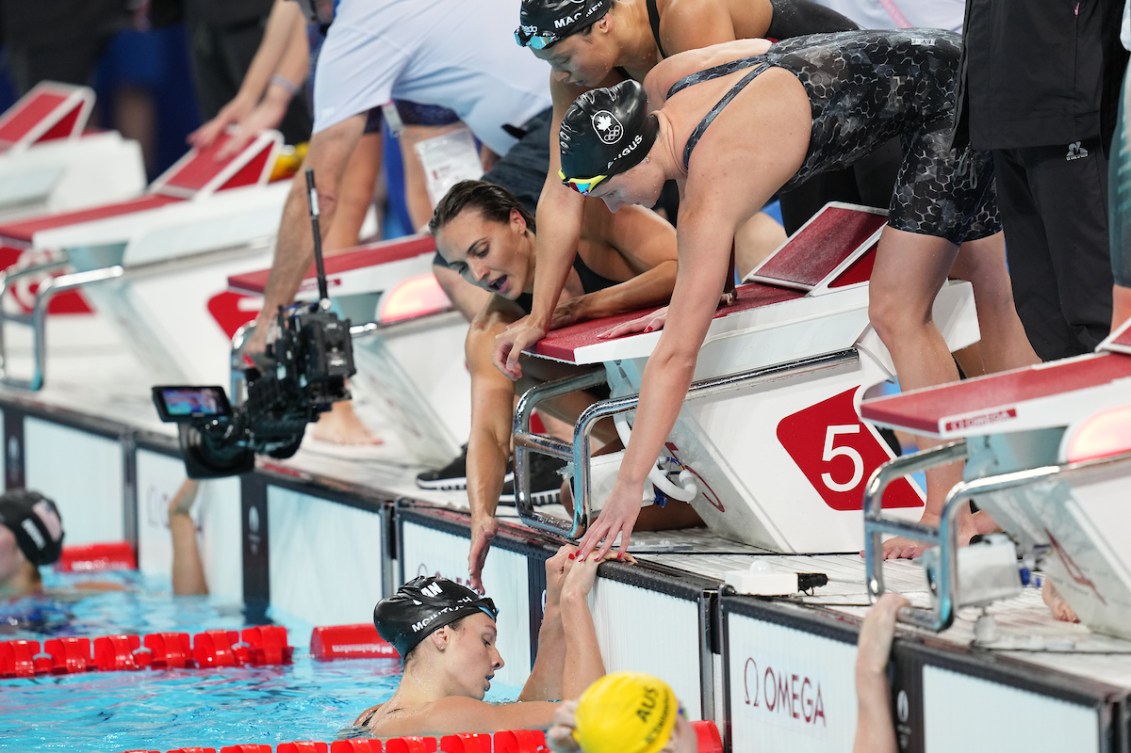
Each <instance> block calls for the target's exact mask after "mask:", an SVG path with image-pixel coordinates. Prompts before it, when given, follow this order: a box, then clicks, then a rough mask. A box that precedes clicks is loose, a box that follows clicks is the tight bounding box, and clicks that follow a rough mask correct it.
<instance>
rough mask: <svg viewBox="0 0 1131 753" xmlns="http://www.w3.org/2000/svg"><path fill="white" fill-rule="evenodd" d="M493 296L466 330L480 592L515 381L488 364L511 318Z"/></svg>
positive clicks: (471, 562) (471, 496)
mask: <svg viewBox="0 0 1131 753" xmlns="http://www.w3.org/2000/svg"><path fill="white" fill-rule="evenodd" d="M496 299H497V296H492V297H491V300H490V301H489V303H488V308H487V309H485V310H484V311H483V312H482V313H480V314H479V315H478V316H477V317H476V318H475V320H474V321H473V322H472V323H471V326H470V327H469V328H468V331H467V340H466V358H467V366H468V369H469V370H470V372H471V433H470V435H469V437H468V440H467V500H468V503H469V504H470V506H471V548H470V550H469V552H468V556H467V569H468V573H469V575H470V577H471V587H472V588H474V589H477V590H479V591H483V565H484V564H485V563H486V561H487V552H488V550H489V549H490V547H491V542H492V540H493V539H494V538H495V534H496V533H497V532H498V528H499V524H498V522H497V521H496V520H495V511H496V510H497V509H498V506H499V495H500V494H501V493H502V491H503V478H504V476H505V475H506V472H507V461H508V459H509V458H510V445H511V418H512V416H513V415H514V382H512V381H510V380H509V379H507V378H506V377H505V376H503V374H502V373H500V372H499V371H498V370H497V369H496V368H495V367H494V365H493V364H492V363H491V351H492V348H493V347H494V342H495V336H496V335H497V334H499V333H500V332H502V330H503V328H504V327H505V326H506V324H507V322H509V321H513V317H508V316H506V315H505V314H504V313H503V312H502V311H500V310H499V309H498V308H497V307H496V305H495V304H496V302H497V301H496Z"/></svg>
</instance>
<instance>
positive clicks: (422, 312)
mask: <svg viewBox="0 0 1131 753" xmlns="http://www.w3.org/2000/svg"><path fill="white" fill-rule="evenodd" d="M435 253H436V244H435V241H433V239H432V237H431V236H429V235H414V236H409V237H407V238H400V239H397V240H392V241H384V242H381V243H374V244H371V245H366V246H360V247H358V248H356V249H352V250H349V251H345V252H343V253H339V254H334V255H332V256H328V257H326V259H325V268H326V282H327V288H328V290H329V292H330V297H331V299H333V301H334V304H335V306H337V307H339V308H341V309H342V312H343V313H344V314H345V315H346V316H347V317H349V319H350V320H351V321H352V322H353V327H352V328H351V332H352V333H353V335H354V337H355V339H356V342H355V344H354V360H355V362H356V364H357V374H356V375H355V376H354V377H352V379H351V384H352V387H351V390H353V391H356V392H359V393H361V394H364V395H365V396H366V397H367V398H368V399H370V400H372V401H374V402H377V403H378V404H379V405H380V409H381V412H382V415H384V416H386V417H387V418H388V419H389V420H390V422H391V423H392V424H393V425H394V427H395V429H396V432H397V435H398V436H399V437H400V438H401V439H402V441H403V442H404V443H405V447H406V449H407V450H408V451H409V453H410V454H411V455H412V456H413V459H414V460H415V461H416V462H419V463H422V464H443V463H446V462H447V461H448V460H451V458H452V457H453V456H454V455H456V454H457V453H458V452H459V446H460V444H461V443H462V442H464V441H466V438H467V435H468V433H469V432H470V430H471V378H470V376H469V375H468V373H467V369H466V368H465V366H464V339H465V337H466V335H467V320H465V319H464V318H463V316H462V315H460V314H459V312H457V311H455V310H453V309H452V306H451V302H450V301H449V300H448V297H447V296H446V295H445V294H444V292H443V290H441V289H440V286H439V284H438V283H437V282H436V279H435V277H434V276H433V275H432V259H433V257H434V256H435ZM268 274H269V270H260V271H257V272H252V273H248V274H243V275H236V276H233V277H231V278H229V280H228V285H229V288H230V289H232V290H233V291H237V292H241V293H251V294H255V295H262V294H263V291H264V289H265V288H266V285H267V276H268ZM317 295H318V289H317V283H316V279H315V275H314V268H313V267H311V269H310V270H309V271H308V273H307V276H306V279H305V280H304V281H303V283H302V286H301V287H300V289H299V293H298V297H299V298H300V299H303V300H315V299H316V298H317ZM239 366H240V363H239V360H238V359H233V389H232V393H233V395H236V394H239V393H238V391H237V389H236V387H235V384H236V378H237V375H236V371H238V367H239ZM240 373H242V372H240Z"/></svg>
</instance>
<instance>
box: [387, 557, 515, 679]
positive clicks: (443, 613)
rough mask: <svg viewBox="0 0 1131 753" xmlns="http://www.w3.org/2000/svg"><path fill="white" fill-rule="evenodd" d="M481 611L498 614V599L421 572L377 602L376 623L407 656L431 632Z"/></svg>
mask: <svg viewBox="0 0 1131 753" xmlns="http://www.w3.org/2000/svg"><path fill="white" fill-rule="evenodd" d="M479 612H483V613H484V614H486V615H487V616H488V617H490V618H491V619H492V620H494V619H496V618H497V617H498V615H499V610H498V609H496V608H495V602H493V601H491V600H490V599H488V598H487V597H485V596H480V595H479V594H477V593H475V592H474V591H472V590H471V589H470V588H467V587H466V586H461V585H460V584H458V583H455V582H453V581H450V580H448V579H447V578H436V577H432V576H428V575H421V576H419V577H416V578H413V579H412V580H410V581H409V582H408V583H405V584H404V585H403V586H401V587H400V588H399V589H397V592H396V594H394V595H393V596H390V597H389V598H387V599H382V600H381V601H379V602H377V606H375V607H374V608H373V624H374V625H376V626H377V633H378V634H379V635H380V636H381V637H382V638H384V639H385V640H386V641H388V642H389V643H391V644H392V645H393V648H395V649H396V650H397V653H398V654H400V655H401V659H404V657H406V656H408V652H409V651H412V650H413V649H414V648H416V645H417V644H418V643H420V642H421V641H422V640H424V639H425V638H427V637H428V636H429V635H430V634H431V633H433V632H435V631H436V630H439V629H440V628H442V627H444V626H445V625H450V624H451V623H453V622H455V621H456V620H461V619H463V618H464V617H470V616H471V615H474V614H478V613H479Z"/></svg>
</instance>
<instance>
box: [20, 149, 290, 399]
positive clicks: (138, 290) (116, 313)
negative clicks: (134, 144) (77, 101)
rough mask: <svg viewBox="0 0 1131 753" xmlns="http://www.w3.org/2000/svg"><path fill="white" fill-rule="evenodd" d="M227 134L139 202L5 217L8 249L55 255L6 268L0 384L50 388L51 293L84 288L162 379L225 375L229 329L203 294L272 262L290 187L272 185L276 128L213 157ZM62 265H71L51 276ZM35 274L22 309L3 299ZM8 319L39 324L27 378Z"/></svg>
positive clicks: (194, 155) (165, 177)
mask: <svg viewBox="0 0 1131 753" xmlns="http://www.w3.org/2000/svg"><path fill="white" fill-rule="evenodd" d="M225 142H226V139H219V140H217V142H215V143H213V144H212V145H211V146H210V147H208V148H207V149H204V150H195V149H194V150H192V151H191V152H189V154H187V155H186V156H185V157H183V158H182V159H181V160H180V161H178V162H177V163H176V164H175V165H173V166H172V167H171V168H170V169H169V170H168V171H166V172H165V173H164V174H163V175H162V176H160V177H159V178H158V179H157V180H156V181H155V182H154V183H153V185H151V186H150V188H149V190H148V192H147V193H146V194H145V195H143V196H140V197H138V198H136V199H131V200H128V201H123V202H117V203H112V204H105V205H102V206H98V207H92V208H88V209H83V210H78V211H73V212H66V213H62V214H53V215H45V216H41V217H32V218H28V219H24V220H19V221H15V222H9V223H3V224H0V241H2V242H3V244H4V245H6V246H8V247H11V248H17V249H21V250H23V251H25V252H27V253H32V252H34V253H45V252H48V251H50V252H54V253H57V254H59V256H60V258H58V259H57V260H56V261H53V262H49V263H46V264H41V265H33V266H30V267H27V268H24V269H19V270H9V271H8V272H6V273H3V274H2V275H0V358H3V367H2V372H0V381H3V382H4V383H5V384H8V385H11V386H17V387H25V388H30V389H39V388H40V387H42V386H43V381H44V378H45V368H46V331H45V319H46V314H47V305H48V303H49V301H50V299H51V298H52V297H53V296H55V295H56V294H59V293H62V292H65V291H69V290H77V289H80V288H81V289H82V290H83V293H84V296H85V298H86V299H87V301H88V302H89V303H90V304H91V305H92V306H93V307H94V308H95V309H96V310H97V311H98V312H100V313H103V314H105V315H106V320H107V321H113V322H115V323H116V324H117V325H118V326H119V327H120V328H121V329H122V330H124V331H125V332H126V335H127V337H126V340H127V342H129V343H130V345H131V346H133V347H134V349H135V351H136V353H137V355H138V356H139V358H140V359H141V361H142V363H144V364H146V365H147V366H148V367H149V368H150V369H151V371H152V373H153V375H154V380H155V381H170V380H172V381H176V382H181V381H211V382H213V383H214V382H215V381H218V380H217V376H219V379H220V380H222V379H223V378H224V377H223V375H224V372H225V360H224V354H225V353H226V352H227V345H226V337H225V336H224V334H223V332H222V331H220V330H219V329H218V328H217V327H216V326H215V324H213V322H212V321H211V317H210V316H208V313H207V307H206V301H207V297H208V296H210V295H211V294H212V293H214V292H215V291H216V290H218V289H221V288H222V287H223V284H224V280H225V279H226V278H227V276H228V275H229V274H233V273H235V272H238V271H242V270H245V269H248V268H255V267H259V266H262V265H263V264H264V263H265V260H269V259H270V254H271V247H272V245H273V243H272V241H273V239H274V235H275V233H276V232H277V229H278V226H279V217H280V215H281V214H282V207H283V202H284V200H285V198H286V195H287V191H288V190H289V183H288V182H281V183H278V184H272V185H267V180H268V177H269V176H270V173H271V169H272V167H273V165H274V162H275V157H276V155H277V152H278V150H279V148H280V146H281V145H282V137H281V136H280V135H279V134H278V133H277V132H274V131H268V132H264V133H262V134H260V135H259V136H258V137H257V138H256V139H254V140H253V141H252V142H250V143H249V144H248V145H247V146H246V147H244V148H243V149H242V150H241V151H240V152H238V153H237V154H235V155H234V156H232V157H230V158H227V159H225V160H217V159H216V153H217V151H218V150H219V149H221V148H222V147H223V145H224V143H225ZM63 269H69V270H71V272H70V273H69V274H64V275H62V276H45V275H53V274H58V272H59V271H60V270H63ZM29 280H35V281H37V282H36V285H37V287H36V288H35V289H34V292H33V293H32V295H31V300H30V305H29V306H28V307H27V310H20V311H16V312H13V311H12V308H13V307H12V306H11V305H9V306H4V303H5V297H6V296H7V298H8V301H11V300H12V293H13V291H15V290H17V289H19V288H20V283H21V282H27V281H29ZM95 283H99V284H98V285H95ZM5 322H14V323H19V324H25V325H29V326H30V327H31V328H32V351H33V353H32V355H33V366H32V374H31V377H30V378H29V379H21V378H16V377H13V375H12V374H11V370H10V365H9V360H8V358H7V354H6V352H5V349H4V341H3V337H2V334H3V327H2V325H3V324H4V323H5ZM213 364H214V366H213V367H212V368H211V369H210V368H209V367H210V366H211V365H213Z"/></svg>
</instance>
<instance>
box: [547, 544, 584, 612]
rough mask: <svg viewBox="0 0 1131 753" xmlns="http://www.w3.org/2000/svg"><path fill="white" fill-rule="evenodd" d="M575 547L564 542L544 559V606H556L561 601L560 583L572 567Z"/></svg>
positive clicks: (575, 554)
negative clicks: (555, 551)
mask: <svg viewBox="0 0 1131 753" xmlns="http://www.w3.org/2000/svg"><path fill="white" fill-rule="evenodd" d="M571 555H572V556H571ZM576 556H577V547H575V546H574V545H572V544H565V545H564V546H562V547H561V548H560V549H558V551H557V553H555V554H554V556H552V557H550V558H549V559H548V560H546V607H547V608H549V607H551V606H556V605H557V604H558V603H559V602H560V601H561V596H562V585H563V584H564V583H565V580H566V576H567V575H568V574H569V572H570V570H572V569H573V563H574V562H575V561H576V559H575V558H576Z"/></svg>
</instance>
